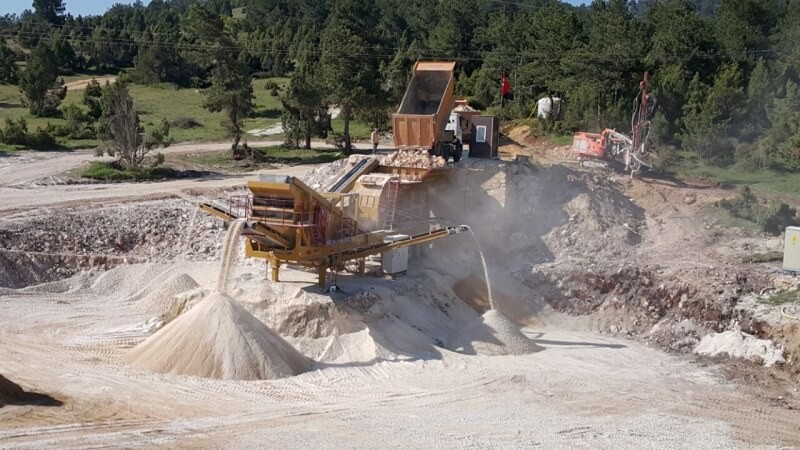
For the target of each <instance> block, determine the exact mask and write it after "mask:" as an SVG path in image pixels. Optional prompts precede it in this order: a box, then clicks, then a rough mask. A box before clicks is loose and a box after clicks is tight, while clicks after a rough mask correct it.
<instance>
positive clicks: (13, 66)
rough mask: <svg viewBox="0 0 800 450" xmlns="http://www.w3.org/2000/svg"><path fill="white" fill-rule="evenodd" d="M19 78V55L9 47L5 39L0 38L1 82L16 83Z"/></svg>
mask: <svg viewBox="0 0 800 450" xmlns="http://www.w3.org/2000/svg"><path fill="white" fill-rule="evenodd" d="M17 80H18V77H17V55H15V54H14V52H13V51H12V50H11V49H10V48H8V45H6V41H5V39H0V83H9V84H15V83H16V82H17Z"/></svg>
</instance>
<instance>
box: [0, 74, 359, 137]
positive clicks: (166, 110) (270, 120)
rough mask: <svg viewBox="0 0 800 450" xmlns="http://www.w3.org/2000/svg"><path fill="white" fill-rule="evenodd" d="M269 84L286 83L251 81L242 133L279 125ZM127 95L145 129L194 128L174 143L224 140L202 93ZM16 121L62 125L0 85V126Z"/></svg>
mask: <svg viewBox="0 0 800 450" xmlns="http://www.w3.org/2000/svg"><path fill="white" fill-rule="evenodd" d="M85 78H87V76H85V75H84V76H81V75H75V76H69V77H64V81H65V82H72V81H77V80H80V79H85ZM89 78H90V77H89ZM269 81H273V82H275V83H277V84H278V85H279V86H285V85H286V84H287V83H288V79H287V78H272V79H263V80H253V91H254V93H255V97H256V100H255V103H256V110H255V114H254V115H253V117H252V118H250V119H247V120H246V121H245V127H244V129H245V130H246V131H249V130H253V129H261V128H268V127H270V126H272V125H275V124H277V123H278V122H280V117H281V103H280V100H279V99H278V98H277V97H273V96H272V95H271V94H270V92H269V91H268V90H267V89H265V85H266V84H267V82H269ZM131 95H132V96H133V98H134V100H135V101H136V108H137V110H138V111H139V113H140V115H141V119H142V123H143V124H144V125H145V127H147V126H151V125H153V124H156V123H159V122H160V121H161V119H167V120H169V121H170V122H173V121H176V120H178V119H182V120H180V122H183V123H192V124H194V125H193V126H191V127H187V128H181V127H178V126H173V127H172V131H171V135H172V137H173V138H174V139H175V142H187V141H217V140H225V139H227V137H226V133H225V130H224V128H223V126H222V114H221V113H211V112H209V111H208V110H207V109H205V108H203V101H204V99H205V95H204V93H203V91H202V90H198V89H180V88H178V87H177V86H175V85H172V84H169V83H161V84H157V85H150V86H142V85H132V86H131ZM82 102H83V90H72V91H68V92H67V97H66V99H65V100H64V102H63V103H62V105H66V104H69V103H75V104H78V105H81V106H82ZM18 117H24V118H25V119H26V120H27V121H28V128H29V130H31V131H33V130H35V129H36V128H37V127H44V126H46V125H47V123H48V122H49V123H52V124H54V125H58V124H63V123H65V121H64V120H63V119H57V118H37V117H33V116H31V115H30V113H29V112H28V109H27V108H26V107H24V106H23V104H22V96H21V94H20V92H19V88H18V87H17V86H10V85H0V124H2V123H3V122H5V120H6V119H7V118H11V119H17V118H18ZM333 128H334V131H337V132H341V131H342V128H343V122H342V120H341V118H339V119H336V120H334V121H333ZM351 133H352V134H353V136H354V137H356V138H366V137H368V136H369V129H368V127H367V126H366V125H364V124H360V123H357V122H355V123H353V124H352V125H351ZM251 139H252V138H251ZM275 139H280V136H275ZM59 143H60V144H62V145H64V146H65V147H69V148H91V147H95V146H96V145H97V144H98V142H97V141H94V140H81V141H75V140H60V141H59ZM0 148H7V146H6V147H4V146H3V145H2V144H0Z"/></svg>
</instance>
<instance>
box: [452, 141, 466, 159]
mask: <svg viewBox="0 0 800 450" xmlns="http://www.w3.org/2000/svg"><path fill="white" fill-rule="evenodd" d="M463 154H464V146H463V145H460V144H459V145H456V149H455V151H454V152H453V162H459V161H461V156H462V155H463Z"/></svg>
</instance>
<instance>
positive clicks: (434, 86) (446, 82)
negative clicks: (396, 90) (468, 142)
mask: <svg viewBox="0 0 800 450" xmlns="http://www.w3.org/2000/svg"><path fill="white" fill-rule="evenodd" d="M455 68H456V63H455V62H452V61H447V62H435V61H418V62H417V63H416V64H414V70H413V73H412V76H411V82H410V83H409V84H408V88H406V93H405V95H403V101H402V102H401V103H400V108H399V109H398V110H397V113H396V114H393V115H392V129H393V134H394V145H395V147H397V148H398V149H403V150H423V149H424V150H428V151H430V153H431V155H433V156H441V157H442V158H444V159H445V161H447V160H449V159H450V157H451V156H452V157H453V161H455V162H458V161H459V160H460V159H461V155H462V152H463V146H462V142H461V141H460V140H458V139H457V134H458V133H457V131H456V130H454V129H449V130H448V129H447V124H448V122H449V121H450V120H451V117H450V114H451V113H452V111H453V108H454V107H455V98H454V96H453V88H454V86H455V76H454V72H455ZM450 128H453V127H450Z"/></svg>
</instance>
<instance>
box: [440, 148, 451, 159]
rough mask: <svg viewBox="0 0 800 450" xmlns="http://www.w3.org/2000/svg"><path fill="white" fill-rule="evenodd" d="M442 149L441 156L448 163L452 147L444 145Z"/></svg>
mask: <svg viewBox="0 0 800 450" xmlns="http://www.w3.org/2000/svg"><path fill="white" fill-rule="evenodd" d="M441 149H442V154H441V156H442V159H444V162H445V163H447V160H449V159H450V146H449V145H447V144H443V145H442V146H441Z"/></svg>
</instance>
